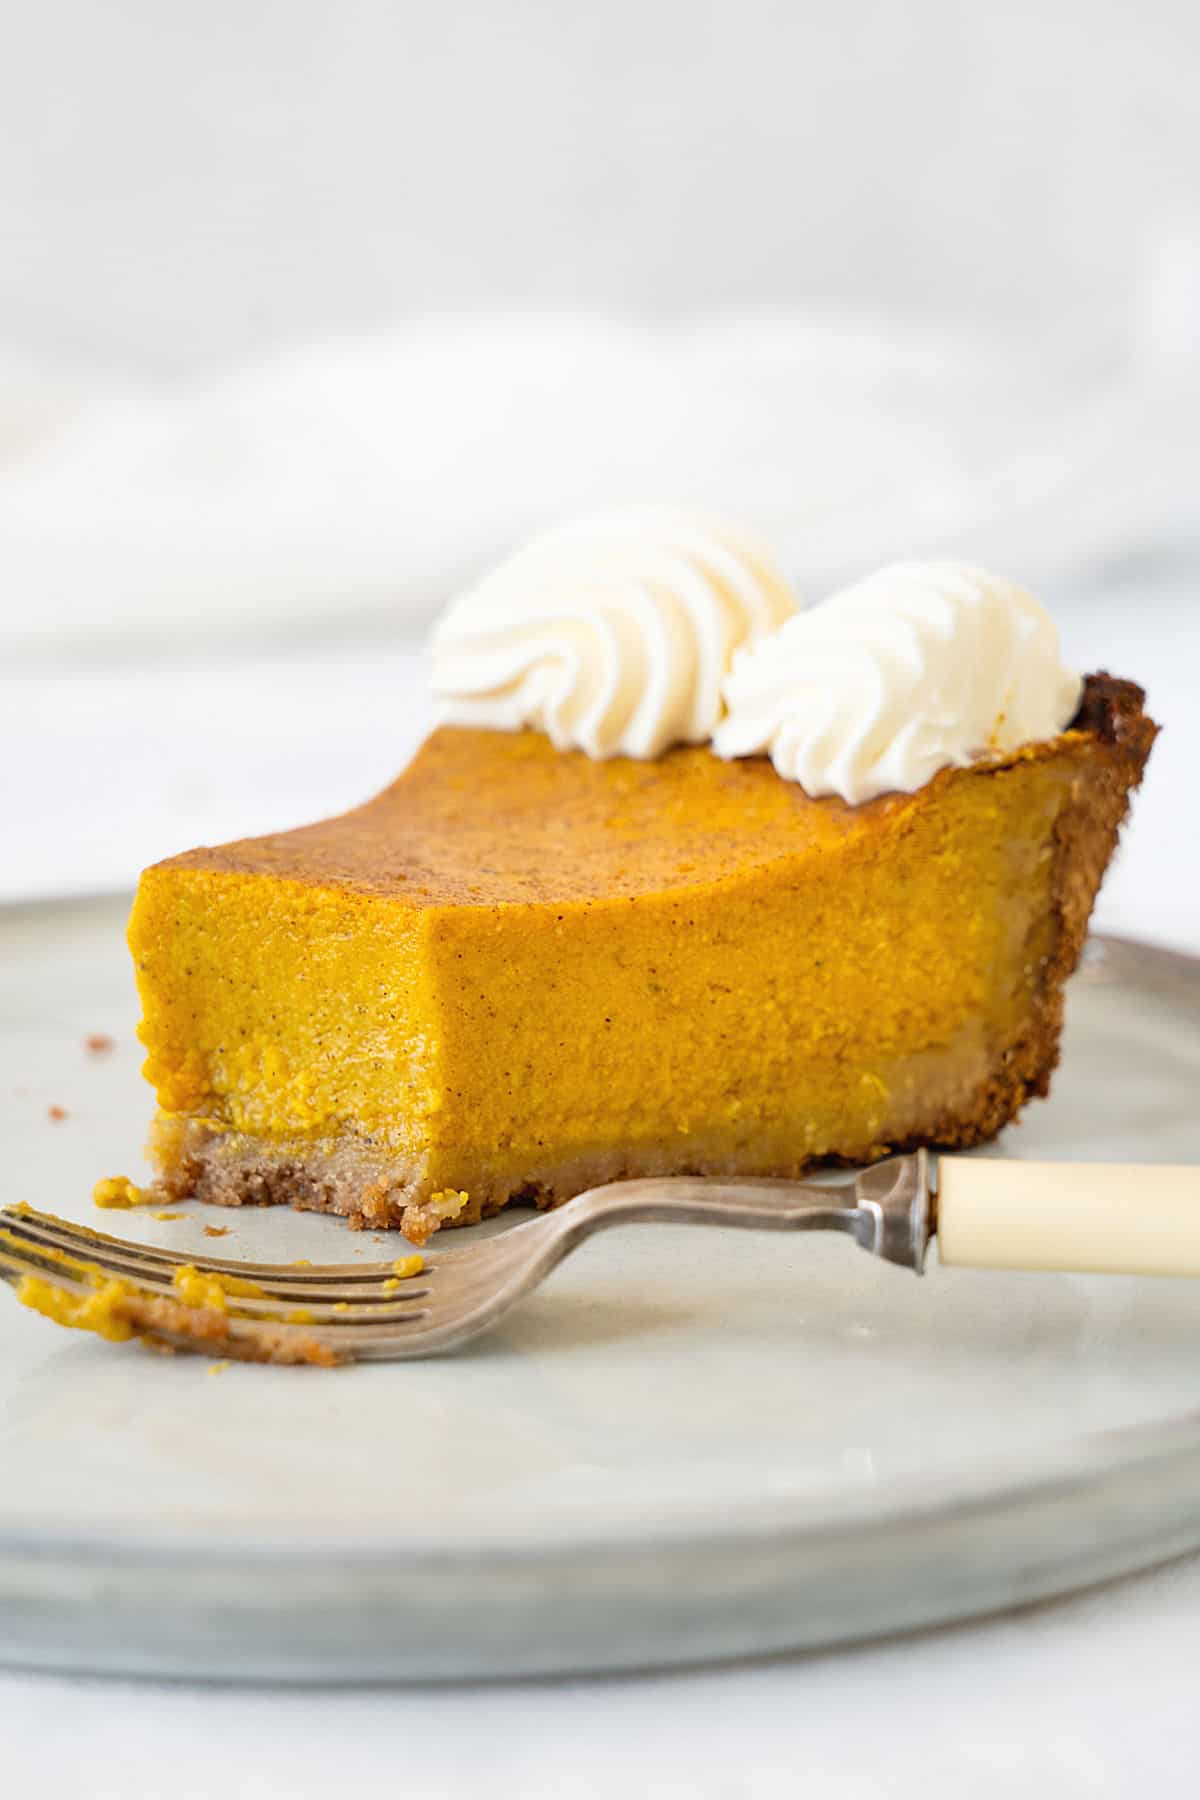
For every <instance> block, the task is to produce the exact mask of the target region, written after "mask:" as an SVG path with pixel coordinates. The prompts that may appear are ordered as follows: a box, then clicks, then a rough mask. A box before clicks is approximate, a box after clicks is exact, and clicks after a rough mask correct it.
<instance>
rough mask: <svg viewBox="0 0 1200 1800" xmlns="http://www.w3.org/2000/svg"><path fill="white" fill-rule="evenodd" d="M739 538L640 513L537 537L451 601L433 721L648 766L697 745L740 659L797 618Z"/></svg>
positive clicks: (438, 658)
mask: <svg viewBox="0 0 1200 1800" xmlns="http://www.w3.org/2000/svg"><path fill="white" fill-rule="evenodd" d="M797 605H798V601H797V599H796V596H795V594H794V593H793V592H792V590H791V589H790V588H789V586H788V584H787V582H786V581H785V580H784V578H783V576H782V575H781V574H780V573H779V571H778V569H777V568H776V567H775V565H774V563H773V562H772V560H771V557H770V556H769V554H768V553H767V552H766V551H764V550H762V549H760V548H759V547H758V546H757V545H756V544H754V543H753V542H752V541H750V540H749V539H748V538H746V537H745V536H744V535H743V534H742V533H741V532H740V531H737V530H734V529H733V528H731V527H730V526H727V525H724V524H722V523H720V522H718V521H715V520H711V519H708V518H704V517H702V516H697V515H693V514H691V513H685V512H674V511H668V510H665V509H658V508H653V509H652V508H638V509H631V510H628V511H623V512H618V513H611V514H606V515H603V516H601V517H597V518H593V519H586V520H583V521H581V522H580V523H578V524H574V525H567V526H564V527H562V528H560V529H559V530H556V531H550V532H547V533H546V535H545V536H543V537H540V538H537V539H535V540H534V542H533V543H531V544H529V545H527V546H526V548H525V549H523V550H519V551H518V552H517V553H516V555H515V556H512V557H510V558H509V559H508V561H507V562H504V563H502V564H501V565H500V566H499V567H498V568H497V569H495V570H493V571H492V572H491V573H490V574H489V575H486V576H485V577H484V578H483V580H482V581H480V582H479V583H478V584H477V585H476V586H475V587H473V588H470V589H468V591H467V592H466V593H464V594H462V595H460V596H459V597H458V598H457V599H456V600H454V601H452V602H451V604H450V605H449V606H448V607H447V609H446V611H445V612H444V613H443V615H442V617H441V619H440V620H439V621H438V624H437V626H436V627H435V630H434V635H433V690H434V693H435V695H436V696H437V697H438V700H439V703H440V704H439V709H438V710H439V716H440V717H441V719H442V720H443V722H445V723H448V724H456V725H476V726H486V727H490V728H492V729H495V730H502V731H516V730H518V729H519V728H520V727H521V726H524V725H532V726H535V727H536V728H537V729H538V730H540V731H544V732H546V733H547V735H548V736H549V738H550V739H551V741H552V742H553V743H554V744H555V746H556V747H557V748H558V749H560V750H566V749H579V750H584V751H586V752H587V754H588V755H589V756H592V757H597V758H600V757H608V756H635V757H643V758H644V757H653V756H658V755H660V754H661V752H662V751H664V750H666V749H668V748H669V747H670V746H671V745H672V744H681V743H682V744H695V743H702V742H704V741H705V740H706V739H708V738H709V737H711V735H712V733H713V730H714V729H715V727H716V724H717V721H718V719H719V718H720V716H721V686H722V683H723V682H724V680H725V677H726V675H727V673H728V671H729V666H730V661H731V659H732V656H733V653H734V651H735V650H736V649H737V648H738V646H739V645H741V644H744V643H746V642H748V641H750V640H752V639H754V638H755V637H757V636H758V635H760V634H761V633H763V632H772V631H774V630H775V628H776V627H777V626H779V625H780V624H781V623H782V622H783V620H784V619H786V618H788V617H789V616H790V615H791V614H792V613H794V612H795V610H796V608H797Z"/></svg>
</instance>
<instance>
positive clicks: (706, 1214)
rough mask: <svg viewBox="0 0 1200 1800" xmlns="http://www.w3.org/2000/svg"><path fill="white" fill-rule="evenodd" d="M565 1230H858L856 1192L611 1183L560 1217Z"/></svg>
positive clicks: (772, 1184)
mask: <svg viewBox="0 0 1200 1800" xmlns="http://www.w3.org/2000/svg"><path fill="white" fill-rule="evenodd" d="M556 1216H557V1217H558V1218H559V1219H560V1220H561V1221H562V1225H563V1228H564V1230H565V1231H568V1232H573V1233H575V1234H578V1235H579V1236H586V1235H589V1234H590V1233H591V1232H593V1231H595V1230H598V1229H599V1228H600V1227H601V1226H605V1225H630V1224H634V1223H640V1224H662V1225H671V1224H680V1225H734V1226H742V1227H744V1228H745V1229H746V1230H749V1231H848V1232H853V1231H854V1230H855V1226H856V1222H857V1220H858V1218H859V1208H858V1206H857V1204H856V1201H855V1195H854V1189H853V1188H852V1187H849V1186H847V1187H844V1188H822V1187H816V1186H804V1185H802V1184H801V1183H799V1182H795V1181H769V1180H758V1179H752V1178H749V1177H747V1178H745V1179H742V1180H738V1179H736V1178H733V1177H731V1178H730V1179H729V1180H728V1181H726V1180H723V1179H721V1178H720V1177H715V1176H696V1177H695V1178H692V1177H690V1176H686V1175H672V1176H669V1177H664V1178H663V1179H662V1180H655V1179H653V1178H647V1179H645V1180H639V1181H610V1182H607V1183H606V1184H605V1185H604V1186H603V1187H598V1188H589V1189H588V1190H587V1191H586V1192H584V1193H582V1194H577V1195H576V1196H575V1198H574V1199H573V1200H572V1201H571V1203H570V1205H569V1206H565V1207H563V1209H562V1211H561V1212H560V1213H558V1214H557V1215H556Z"/></svg>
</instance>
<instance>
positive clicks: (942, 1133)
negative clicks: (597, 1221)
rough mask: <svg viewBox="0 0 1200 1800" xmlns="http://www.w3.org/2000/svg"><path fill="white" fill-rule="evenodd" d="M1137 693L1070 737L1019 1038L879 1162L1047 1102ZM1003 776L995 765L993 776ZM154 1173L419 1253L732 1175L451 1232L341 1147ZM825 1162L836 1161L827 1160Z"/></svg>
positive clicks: (636, 1172)
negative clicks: (1047, 944)
mask: <svg viewBox="0 0 1200 1800" xmlns="http://www.w3.org/2000/svg"><path fill="white" fill-rule="evenodd" d="M1144 705H1145V693H1144V691H1143V690H1142V689H1141V688H1140V687H1139V686H1137V684H1136V683H1135V682H1132V681H1124V680H1121V679H1119V678H1118V677H1116V676H1113V675H1109V674H1108V673H1107V672H1100V673H1098V674H1095V675H1089V676H1088V677H1087V679H1086V681H1085V683H1084V687H1083V692H1082V695H1081V699H1080V704H1079V708H1078V711H1077V713H1076V715H1075V718H1074V719H1073V720H1072V721H1071V725H1070V727H1069V728H1068V729H1069V730H1070V731H1072V732H1078V733H1080V734H1082V735H1084V736H1085V737H1086V738H1087V740H1088V742H1087V745H1086V749H1085V757H1084V759H1083V761H1081V765H1080V770H1079V773H1078V774H1077V776H1076V778H1075V780H1074V783H1073V786H1072V790H1071V794H1070V798H1069V799H1068V801H1067V803H1066V804H1065V805H1064V807H1063V809H1062V811H1061V812H1060V814H1059V817H1058V821H1057V823H1056V827H1055V847H1054V862H1053V868H1052V874H1051V888H1052V898H1051V905H1052V912H1053V921H1054V928H1053V933H1052V948H1051V949H1050V951H1049V953H1048V955H1047V957H1046V959H1045V962H1044V964H1043V969H1042V978H1041V983H1040V989H1039V992H1038V995H1037V997H1036V999H1035V1001H1034V1004H1033V1007H1032V1009H1031V1011H1030V1014H1029V1017H1028V1019H1027V1021H1026V1023H1025V1026H1024V1028H1023V1030H1022V1031H1021V1032H1020V1034H1019V1035H1018V1036H1017V1037H1016V1038H1015V1039H1014V1040H1013V1041H1012V1042H1011V1043H1010V1044H1008V1045H1007V1046H1006V1047H1005V1048H1004V1050H1003V1052H1002V1056H1001V1060H1000V1061H999V1063H998V1064H997V1066H996V1067H995V1068H994V1070H993V1071H992V1072H991V1074H990V1075H989V1077H988V1079H987V1080H986V1081H985V1082H983V1083H982V1084H981V1086H980V1087H979V1089H978V1090H977V1092H976V1095H975V1097H974V1102H973V1104H972V1105H971V1106H969V1107H967V1108H960V1109H958V1110H956V1111H955V1112H954V1113H953V1114H947V1115H945V1116H942V1117H939V1118H936V1119H933V1120H931V1121H930V1122H929V1125H928V1126H927V1128H925V1129H924V1130H922V1131H921V1133H920V1134H918V1135H913V1136H911V1137H908V1138H905V1139H903V1140H900V1141H891V1142H888V1143H886V1144H880V1145H878V1146H875V1147H874V1153H875V1154H877V1155H879V1156H884V1155H888V1154H891V1153H896V1152H901V1151H906V1150H913V1149H917V1148H918V1147H920V1146H922V1145H928V1146H931V1147H934V1148H941V1149H948V1150H949V1149H966V1148H969V1147H971V1146H972V1145H976V1144H981V1143H985V1142H986V1141H987V1140H988V1139H989V1138H992V1137H994V1136H995V1135H996V1133H997V1132H998V1131H1000V1130H1001V1129H1002V1128H1003V1127H1004V1126H1005V1125H1007V1124H1009V1123H1011V1122H1012V1120H1013V1119H1015V1118H1016V1117H1017V1115H1018V1113H1019V1112H1020V1111H1021V1108H1022V1107H1023V1106H1024V1104H1025V1102H1026V1101H1027V1100H1028V1099H1031V1098H1033V1097H1035V1096H1043V1095H1045V1094H1046V1093H1048V1091H1049V1087H1050V1077H1051V1075H1052V1074H1053V1072H1054V1069H1055V1066H1056V1064H1057V1062H1058V1055H1059V1038H1060V1034H1061V1030H1062V1020H1063V1004H1064V987H1065V984H1066V981H1067V978H1068V977H1069V976H1070V975H1071V973H1072V972H1073V971H1074V969H1075V967H1076V965H1077V963H1078V961H1079V957H1080V954H1081V952H1082V950H1083V944H1084V940H1085V938H1086V935H1087V926H1088V920H1089V918H1090V916H1091V911H1092V906H1093V903H1094V901H1095V897H1096V892H1097V890H1098V888H1099V886H1100V882H1101V879H1102V877H1103V875H1104V871H1105V869H1106V868H1107V866H1108V863H1109V861H1110V859H1111V857H1112V854H1113V851H1114V849H1115V847H1116V842H1117V836H1118V833H1119V831H1120V827H1121V824H1122V822H1123V820H1124V818H1125V815H1126V813H1127V811H1128V808H1129V797H1130V795H1131V793H1132V792H1133V790H1134V789H1135V788H1136V787H1137V786H1138V785H1139V783H1140V782H1141V779H1142V774H1143V771H1144V769H1145V765H1146V759H1147V757H1148V756H1149V754H1150V750H1151V747H1152V745H1153V743H1154V739H1155V737H1156V736H1157V734H1158V729H1159V728H1158V726H1157V725H1156V724H1155V723H1154V721H1153V720H1152V719H1151V718H1150V717H1149V716H1148V715H1147V713H1146V712H1145V710H1144ZM1005 766H1006V765H1004V764H1003V763H1000V764H997V768H996V771H995V772H996V773H997V774H1000V773H1002V772H1003V768H1004V767H1005ZM154 1155H155V1160H156V1161H157V1162H158V1163H159V1166H160V1167H161V1168H162V1170H163V1176H162V1183H163V1186H164V1188H165V1189H166V1191H168V1192H169V1193H170V1194H172V1195H174V1196H177V1197H181V1198H182V1197H193V1198H196V1199H200V1200H207V1201H213V1202H216V1203H218V1204H220V1205H225V1206H243V1205H269V1204H280V1203H282V1204H290V1205H292V1206H294V1207H298V1208H300V1209H301V1210H304V1211H317V1212H333V1213H338V1214H341V1215H342V1216H344V1217H345V1218H347V1220H348V1222H349V1223H350V1225H351V1226H352V1227H354V1228H358V1229H361V1228H364V1227H365V1228H369V1229H374V1230H379V1229H392V1230H397V1229H398V1230H402V1231H403V1232H404V1233H405V1234H406V1235H407V1236H408V1237H409V1238H410V1239H411V1240H412V1241H413V1242H414V1243H424V1242H425V1241H426V1240H427V1239H428V1238H429V1236H430V1235H431V1233H432V1232H433V1231H434V1230H436V1229H437V1228H438V1226H439V1224H458V1225H466V1224H474V1223H477V1222H478V1221H479V1219H480V1218H486V1217H489V1216H491V1215H493V1214H494V1213H497V1212H499V1211H500V1210H501V1208H502V1207H504V1206H505V1205H507V1204H508V1203H509V1202H510V1201H512V1200H520V1201H525V1202H528V1203H532V1204H534V1205H536V1206H537V1207H538V1208H539V1209H548V1208H551V1207H555V1206H559V1205H561V1204H563V1202H564V1201H566V1200H569V1199H570V1198H571V1197H572V1196H573V1195H575V1194H577V1193H580V1192H582V1191H583V1189H584V1188H586V1187H589V1186H594V1185H598V1184H599V1183H601V1182H604V1181H615V1180H622V1179H626V1178H631V1177H636V1176H646V1175H663V1174H672V1173H675V1174H692V1175H703V1174H712V1175H721V1174H735V1173H737V1172H738V1170H736V1169H731V1168H729V1167H727V1166H718V1165H715V1164H708V1163H704V1162H697V1163H694V1164H690V1165H689V1167H688V1168H687V1169H680V1168H675V1167H674V1166H670V1167H668V1166H666V1165H660V1164H659V1163H656V1162H655V1160H654V1159H653V1157H646V1156H630V1155H629V1154H628V1153H627V1152H622V1151H618V1150H613V1151H609V1152H604V1153H602V1154H599V1155H593V1156H588V1157H585V1158H581V1159H578V1160H576V1161H575V1162H573V1163H571V1164H570V1165H568V1166H561V1167H558V1168H555V1169H543V1170H530V1171H529V1175H528V1178H527V1179H526V1180H525V1181H524V1182H523V1183H522V1184H521V1186H520V1187H519V1188H516V1189H513V1190H511V1191H507V1192H504V1193H500V1192H498V1191H497V1192H495V1193H483V1192H479V1191H475V1192H472V1194H471V1196H470V1200H469V1202H468V1204H467V1206H466V1207H465V1208H464V1209H463V1211H462V1213H461V1214H460V1215H459V1216H458V1217H457V1218H456V1219H453V1220H439V1219H437V1218H435V1217H434V1216H433V1214H432V1213H431V1212H430V1211H429V1209H428V1206H427V1204H426V1200H425V1197H424V1195H423V1192H422V1189H423V1187H424V1183H423V1182H422V1180H421V1175H420V1171H418V1170H416V1169H412V1170H405V1171H401V1170H397V1169H395V1168H393V1169H392V1170H391V1171H389V1173H388V1175H387V1176H385V1177H384V1178H382V1179H381V1178H380V1170H379V1166H378V1164H371V1163H370V1162H369V1161H368V1159H367V1157H366V1156H365V1154H363V1153H361V1152H356V1151H355V1149H354V1147H353V1146H351V1145H347V1146H346V1148H345V1150H344V1151H343V1152H341V1153H339V1154H337V1155H335V1156H333V1157H330V1158H327V1159H321V1158H317V1157H314V1158H312V1159H307V1160H305V1161H299V1160H297V1159H296V1158H295V1157H294V1156H290V1155H287V1154H286V1153H281V1152H280V1151H279V1150H275V1151H274V1152H273V1153H272V1151H271V1149H270V1147H269V1146H266V1145H263V1146H255V1145H253V1144H249V1145H245V1146H244V1147H242V1148H239V1149H238V1150H237V1151H236V1152H233V1151H232V1147H231V1146H230V1145H228V1144H226V1143H223V1142H222V1139H221V1137H220V1136H217V1135H214V1134H212V1133H210V1132H208V1131H206V1130H205V1129H204V1128H203V1127H200V1126H198V1125H196V1123H195V1122H194V1121H187V1120H182V1119H180V1120H162V1121H160V1122H159V1124H158V1126H157V1127H156V1142H155V1144H154ZM824 1160H825V1161H826V1162H827V1163H829V1162H836V1161H837V1160H838V1159H837V1158H826V1159H824ZM812 1166H813V1164H812V1162H811V1161H807V1162H806V1161H798V1162H796V1163H795V1164H794V1165H793V1166H790V1167H788V1168H779V1169H773V1170H770V1171H766V1170H756V1171H755V1173H760V1174H761V1173H771V1174H775V1175H777V1176H779V1177H781V1178H784V1179H795V1178H798V1177H800V1176H802V1175H803V1174H804V1173H805V1171H806V1169H809V1168H811V1167H812Z"/></svg>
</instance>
